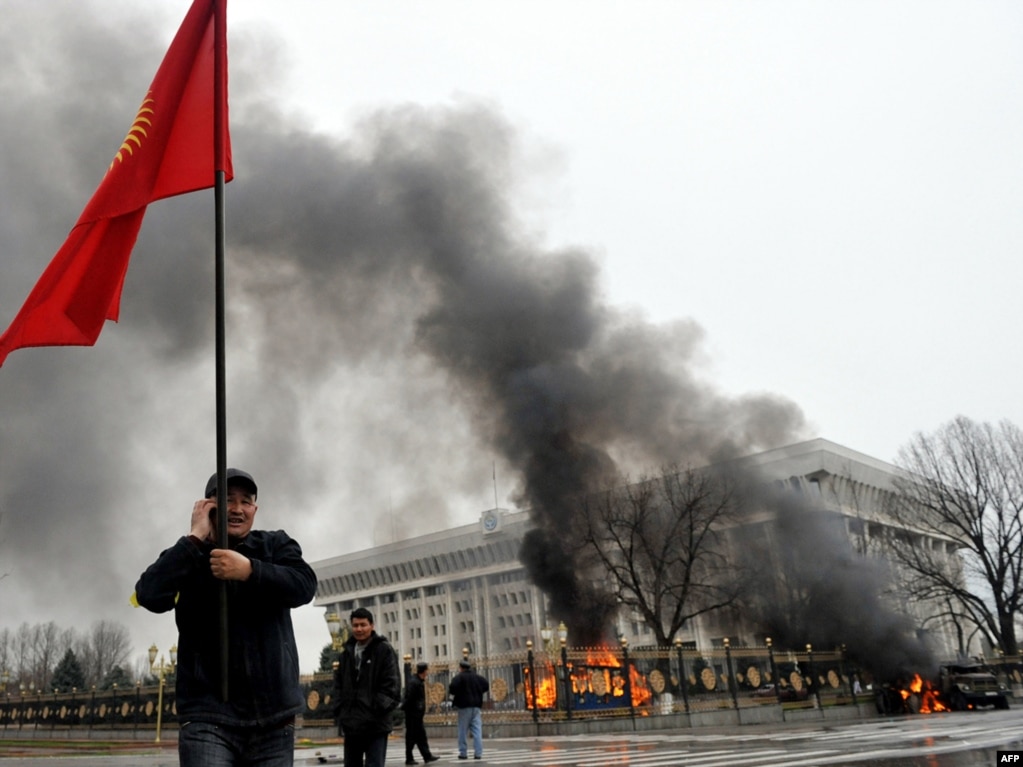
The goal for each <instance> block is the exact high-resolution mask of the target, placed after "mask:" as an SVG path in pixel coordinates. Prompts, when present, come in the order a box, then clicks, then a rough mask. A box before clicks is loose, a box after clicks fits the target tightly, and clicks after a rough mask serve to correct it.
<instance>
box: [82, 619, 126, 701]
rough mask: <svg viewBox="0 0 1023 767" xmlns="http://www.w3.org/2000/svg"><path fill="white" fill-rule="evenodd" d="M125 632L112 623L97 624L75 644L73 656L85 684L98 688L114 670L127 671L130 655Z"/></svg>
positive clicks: (118, 624) (101, 622) (119, 626)
mask: <svg viewBox="0 0 1023 767" xmlns="http://www.w3.org/2000/svg"><path fill="white" fill-rule="evenodd" d="M131 651H132V647H131V639H130V638H129V636H128V629H127V628H126V627H125V626H124V625H123V624H121V623H117V622H115V621H107V620H102V621H97V622H96V623H94V624H93V625H92V628H91V630H90V631H89V633H88V634H87V635H86V636H84V637H81V638H80V639H79V640H78V642H77V643H76V649H75V654H76V655H77V656H78V658H79V660H80V661H81V664H82V669H83V670H84V672H85V678H86V681H87V682H88V683H89V684H90V685H92V684H95V685H98V684H100V683H101V682H102V680H104V679H105V678H107V676H108V675H109V674H110V672H111V671H112V670H113V669H114V668H116V667H121V668H127V667H128V666H129V656H130V655H131Z"/></svg>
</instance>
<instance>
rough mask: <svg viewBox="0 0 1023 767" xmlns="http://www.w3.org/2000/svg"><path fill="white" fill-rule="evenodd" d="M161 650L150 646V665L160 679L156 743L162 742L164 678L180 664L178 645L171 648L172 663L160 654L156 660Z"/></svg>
mask: <svg viewBox="0 0 1023 767" xmlns="http://www.w3.org/2000/svg"><path fill="white" fill-rule="evenodd" d="M158 652H160V650H159V649H158V648H157V646H156V645H155V644H154V645H153V646H152V647H150V648H149V667H150V668H151V669H152V670H153V673H154V674H157V675H158V676H157V678H158V679H159V687H158V689H157V693H156V740H155V741H154V742H155V743H159V742H160V730H161V728H162V726H163V685H164V680H165V679H166V678H167V673H168V672H170V671H174V667H175V666H177V664H178V646H177V645H172V646H171V648H170V663H165V662H164V660H163V656H162V655H161V656H160V662H159V663H157V662H156V654H157V653H158Z"/></svg>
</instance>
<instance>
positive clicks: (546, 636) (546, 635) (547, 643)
mask: <svg viewBox="0 0 1023 767" xmlns="http://www.w3.org/2000/svg"><path fill="white" fill-rule="evenodd" d="M540 638H541V639H543V651H544V652H545V653H547V654H548V655H551V654H553V653H552V651H553V649H554V647H553V645H552V643H551V640H552V639H554V629H552V628H551V627H550V626H548V625H547V624H546V623H545V624H544V625H543V628H542V629H540Z"/></svg>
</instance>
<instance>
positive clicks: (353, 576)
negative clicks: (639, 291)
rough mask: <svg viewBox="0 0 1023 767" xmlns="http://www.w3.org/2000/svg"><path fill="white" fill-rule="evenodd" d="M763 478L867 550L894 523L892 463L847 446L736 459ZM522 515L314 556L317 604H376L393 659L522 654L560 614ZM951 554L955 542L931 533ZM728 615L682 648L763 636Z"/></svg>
mask: <svg viewBox="0 0 1023 767" xmlns="http://www.w3.org/2000/svg"><path fill="white" fill-rule="evenodd" d="M741 462H742V463H743V464H745V465H749V466H754V467H756V468H757V469H758V470H759V471H760V472H761V474H762V475H763V476H764V477H766V478H767V479H768V480H773V481H775V482H778V483H782V484H784V486H785V487H786V488H787V489H788V490H790V491H791V492H794V493H795V492H798V493H802V494H803V495H805V496H807V497H809V498H811V499H813V505H814V506H815V507H817V508H820V509H822V510H828V511H834V512H838V513H840V514H841V515H842V516H843V517H844V518H845V523H846V531H847V532H848V534H849V535H850V536H852V537H855V538H856V539H857V541H858V542H859V543H858V545H859V548H860V550H861V551H863V550H865V551H871V546H870V541H871V539H872V537H873V538H876V537H877V536H878V535H879V534H880V533H881V532H882V530H883V528H884V527H885V526H886V525H888V524H890V523H889V521H888V520H886V518H885V516H884V514H883V512H882V509H883V502H884V498H885V496H886V495H887V494H889V493H891V492H892V491H893V484H892V482H893V479H894V477H895V476H897V475H898V474H899V469H897V468H896V467H895V466H893V465H891V464H889V463H886V462H884V461H880V460H878V459H875V458H871V457H870V456H867V455H864V454H862V453H858V452H856V451H854V450H850V449H849V448H846V447H843V446H841V445H837V444H835V443H833V442H829V441H828V440H825V439H814V440H810V441H807V442H801V443H798V444H794V445H788V446H785V447H780V448H777V449H774V450H768V451H766V452H763V453H758V454H755V455H752V456H749V457H747V458H744V459H741ZM529 526H530V518H529V514H528V513H527V512H511V511H507V510H504V509H490V510H487V511H484V512H483V513H482V515H481V517H480V519H479V521H478V522H477V523H475V524H470V525H464V526H462V527H456V528H452V529H449V530H444V531H441V532H437V533H432V534H429V535H423V536H419V537H416V538H409V539H407V540H403V541H398V542H395V543H390V544H386V545H383V546H377V547H374V548H371V549H366V550H364V551H358V552H354V553H351V554H344V555H342V556H338V557H333V558H330V559H324V560H321V561H318V562H313V563H312V566H313V568H314V570H315V571H316V575H317V579H318V584H317V592H316V599H315V604H316V605H319V606H322V607H324V608H325V611H326V612H327V613H328V614H329V613H332V612H333V613H336V614H337V615H338V616H339V617H340V618H341V620H342V621H343V622H346V621H347V618H348V615H349V613H350V612H351V611H352V610H353V609H354V608H356V607H366V608H368V609H369V610H371V611H372V613H373V615H374V618H375V628H376V630H377V632H379V633H381V634H383V635H385V636H386V637H387V638H388V640H390V642H391V643H392V644H393V645H394V647H395V648H396V649H397V651H398V653H399V654H400V655H405V654H408V655H410V656H411V657H412V658H413V659H415V660H420V659H421V660H426V661H434V660H446V659H451V658H455V657H459V656H460V655H461V653H462V650H463V648H467V649H468V650H469V652H470V653H472V654H473V655H474V656H484V657H486V656H493V655H497V654H500V653H506V652H515V651H522V650H524V649H525V648H526V642H527V641H532V642H533V643H534V645H536V646H537V647H539V646H540V645H541V642H542V639H541V630H542V629H543V628H544V627H552V628H553V627H554V626H555V625H556V624H557V623H558V621H557V620H556V619H555V618H554V616H552V615H550V614H549V612H548V609H547V602H546V599H545V597H544V594H543V592H542V591H540V590H539V589H538V588H537V587H536V586H534V585H532V583H530V580H529V577H528V574H527V572H526V569H525V567H524V566H523V565H522V564H521V563H520V562H519V559H518V552H519V547H520V545H521V543H522V538H523V535H524V533H525V532H526V530H528V529H529ZM931 545H937V546H946V547H948V552H949V553H951V552H952V551H954V545H953V544H952V542H951V541H932V542H931ZM723 620H728V619H727V618H725V617H724V616H719V617H710V618H704V619H699V620H697V621H695V622H694V624H693V625H688V626H687V627H686V628H685V629H683V634H682V637H681V638H682V639H683V641H684V642H685V643H686V644H687V646H698V647H710V646H720V644H721V642H722V640H723V638H724V637H726V636H727V637H730V638H731V640H732V641H733V643H735V642H739V643H744V644H748V645H755V644H759V643H760V641H761V640H762V637H759V636H756V635H753V634H752V633H750V632H749V630H748V627H743V626H741V625H728V626H724V625H722V621H723ZM615 629H616V634H617V635H618V636H620V637H625V638H626V639H628V641H629V644H630V645H631V646H633V647H639V646H644V645H650V644H652V643H653V634H652V632H651V631H650V629H649V627H647V626H644V625H643V623H642V621H641V620H638V619H636V618H635V616H631V615H628V614H623V615H620V616H619V617H618V625H617V626H616V627H615ZM930 638H931V641H932V642H934V643H935V644H937V645H938V646H944V647H946V648H947V647H949V646H950V643H951V637H950V636H944V635H943V632H942V631H941V630H940V629H938V630H937V632H936V633H935V631H934V630H932V633H931V637H930Z"/></svg>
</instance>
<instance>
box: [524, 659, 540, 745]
mask: <svg viewBox="0 0 1023 767" xmlns="http://www.w3.org/2000/svg"><path fill="white" fill-rule="evenodd" d="M526 660H527V662H528V663H529V668H527V669H526V670H527V671H528V672H529V699H530V700H531V701H532V702H533V724H534V725H536V734H537V735H539V734H540V712H539V710H538V709H539V706H537V704H536V665H535V663H534V659H533V640H532V639H527V640H526Z"/></svg>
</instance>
